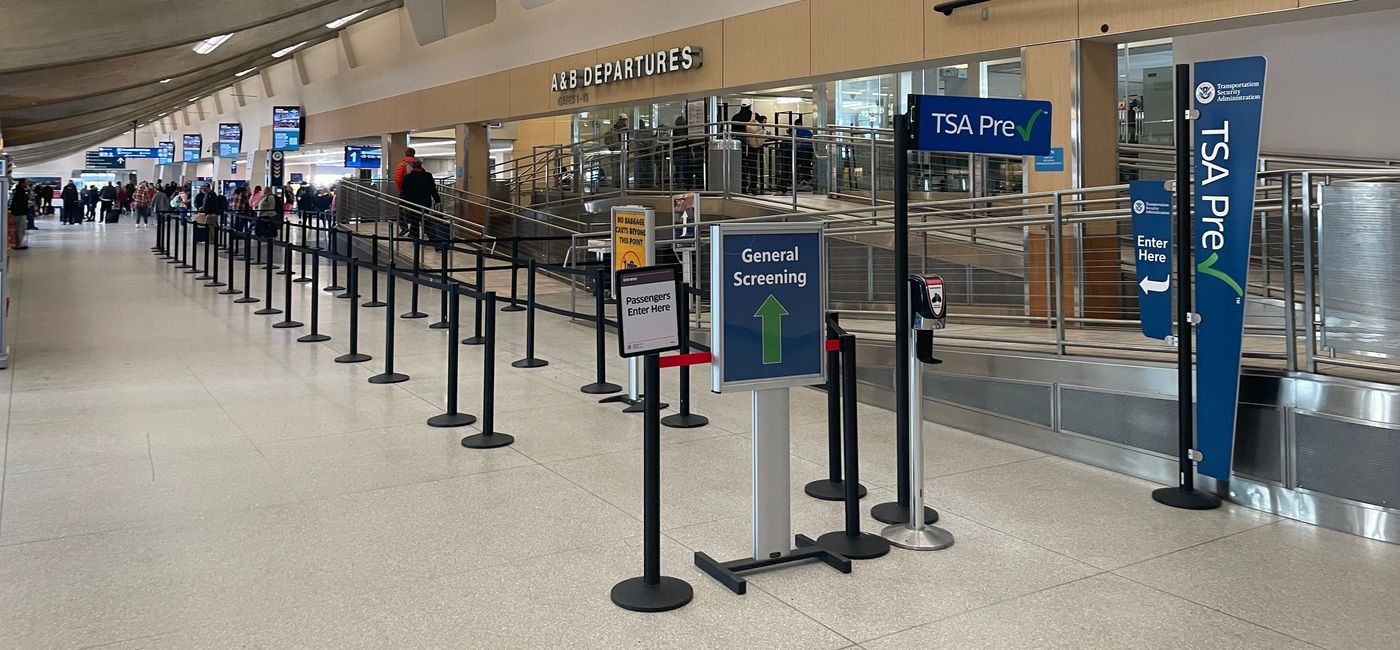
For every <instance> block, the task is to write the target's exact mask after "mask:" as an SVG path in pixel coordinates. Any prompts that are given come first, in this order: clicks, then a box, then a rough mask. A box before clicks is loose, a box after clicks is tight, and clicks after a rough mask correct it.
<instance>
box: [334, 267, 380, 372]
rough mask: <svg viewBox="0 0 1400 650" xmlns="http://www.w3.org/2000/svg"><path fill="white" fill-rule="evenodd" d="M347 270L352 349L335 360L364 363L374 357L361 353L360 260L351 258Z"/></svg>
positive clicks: (337, 361) (338, 361)
mask: <svg viewBox="0 0 1400 650" xmlns="http://www.w3.org/2000/svg"><path fill="white" fill-rule="evenodd" d="M346 272H347V273H349V274H350V278H349V279H348V280H347V281H346V284H348V285H350V287H349V291H348V293H349V294H350V351H349V352H347V353H345V354H342V355H340V356H338V357H336V358H335V362H336V363H364V362H366V361H369V360H370V359H372V358H374V357H371V356H369V355H368V354H361V353H360V261H359V260H357V259H355V258H353V257H352V258H350V263H349V264H348V265H347V271H346Z"/></svg>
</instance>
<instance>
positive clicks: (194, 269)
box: [175, 266, 199, 280]
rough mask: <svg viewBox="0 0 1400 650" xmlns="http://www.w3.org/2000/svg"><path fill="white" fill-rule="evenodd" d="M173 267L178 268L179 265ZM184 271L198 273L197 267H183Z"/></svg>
mask: <svg viewBox="0 0 1400 650" xmlns="http://www.w3.org/2000/svg"><path fill="white" fill-rule="evenodd" d="M175 268H177V269H178V268H180V267H178V266H177V267H175ZM185 273H199V269H197V268H195V267H193V266H191V267H189V268H186V269H185ZM195 279H196V280H198V279H199V278H195Z"/></svg>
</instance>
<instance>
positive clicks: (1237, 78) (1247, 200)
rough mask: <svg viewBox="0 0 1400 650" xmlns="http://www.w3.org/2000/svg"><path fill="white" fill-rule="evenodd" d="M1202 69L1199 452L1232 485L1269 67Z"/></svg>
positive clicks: (1254, 63) (1208, 468)
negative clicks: (1266, 77) (1256, 183)
mask: <svg viewBox="0 0 1400 650" xmlns="http://www.w3.org/2000/svg"><path fill="white" fill-rule="evenodd" d="M1195 67H1196V76H1195V84H1196V85H1195V89H1194V92H1193V95H1194V102H1193V103H1194V105H1195V108H1196V111H1197V113H1198V115H1197V117H1196V119H1195V120H1194V122H1193V124H1192V131H1193V133H1194V136H1195V137H1194V139H1193V141H1192V144H1193V146H1194V147H1195V151H1194V153H1195V159H1196V162H1195V174H1196V180H1195V190H1196V193H1195V202H1194V208H1195V209H1194V211H1195V217H1194V225H1195V237H1196V242H1195V247H1196V313H1197V314H1199V316H1200V319H1201V321H1200V324H1199V325H1197V326H1196V337H1197V339H1196V376H1197V377H1198V379H1197V381H1198V382H1199V387H1198V390H1197V402H1196V428H1197V429H1196V447H1197V451H1198V452H1200V454H1201V460H1200V462H1199V464H1198V467H1199V468H1200V471H1201V473H1202V474H1205V475H1206V476H1213V477H1215V478H1217V479H1220V480H1228V479H1229V478H1230V456H1231V452H1232V451H1233V450H1234V444H1235V413H1236V409H1237V404H1238V401H1239V389H1240V345H1241V341H1242V339H1243V337H1244V308H1245V304H1244V303H1245V287H1246V286H1248V284H1247V275H1248V271H1249V248H1250V239H1251V236H1252V234H1253V233H1252V230H1253V225H1254V183H1255V172H1256V171H1257V170H1258V157H1259V120H1260V113H1261V111H1262V109H1263V106H1264V71H1265V67H1266V66H1265V62H1264V58H1263V57H1257V56H1256V57H1246V58H1241V59H1226V60H1221V61H1202V62H1200V63H1197V64H1196V66H1195Z"/></svg>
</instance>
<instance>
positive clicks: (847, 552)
mask: <svg viewBox="0 0 1400 650" xmlns="http://www.w3.org/2000/svg"><path fill="white" fill-rule="evenodd" d="M817 546H820V547H822V548H824V549H826V550H828V551H831V552H832V553H835V554H837V555H840V556H842V557H847V558H850V559H852V560H869V559H873V558H877V557H880V556H882V555H885V554H887V553H889V552H890V542H889V540H887V539H885V538H883V537H881V536H879V535H872V534H870V533H860V534H858V535H857V536H856V538H855V539H851V538H850V537H848V536H847V535H846V531H844V530H837V531H832V532H830V533H827V534H825V535H822V536H821V537H818V538H817Z"/></svg>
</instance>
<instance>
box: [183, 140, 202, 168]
mask: <svg viewBox="0 0 1400 650" xmlns="http://www.w3.org/2000/svg"><path fill="white" fill-rule="evenodd" d="M203 149H204V136H202V135H187V136H185V137H184V142H183V149H182V153H183V154H184V157H183V158H181V160H183V161H185V162H197V161H199V157H200V152H201V151H202V150H203Z"/></svg>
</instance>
